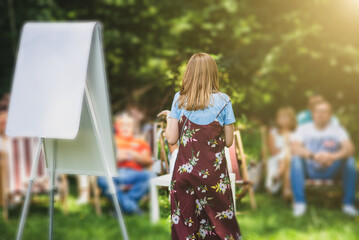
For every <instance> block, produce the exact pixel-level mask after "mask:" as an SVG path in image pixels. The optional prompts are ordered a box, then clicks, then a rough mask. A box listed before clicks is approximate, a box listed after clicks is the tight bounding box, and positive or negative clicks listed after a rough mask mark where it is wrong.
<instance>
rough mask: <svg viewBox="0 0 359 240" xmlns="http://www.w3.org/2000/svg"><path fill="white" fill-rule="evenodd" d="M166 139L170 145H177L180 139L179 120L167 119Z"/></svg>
mask: <svg viewBox="0 0 359 240" xmlns="http://www.w3.org/2000/svg"><path fill="white" fill-rule="evenodd" d="M166 138H167V142H168V143H169V144H170V145H174V144H176V143H177V141H178V138H179V129H178V119H176V118H171V117H169V118H168V119H167V127H166Z"/></svg>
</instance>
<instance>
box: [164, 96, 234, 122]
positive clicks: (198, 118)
mask: <svg viewBox="0 0 359 240" xmlns="http://www.w3.org/2000/svg"><path fill="white" fill-rule="evenodd" d="M179 96H180V94H179V91H178V92H176V94H175V96H174V98H173V102H172V107H171V113H170V117H172V118H176V119H178V120H179V119H180V117H181V116H182V114H184V115H185V116H186V117H188V118H189V120H190V121H192V122H194V123H196V124H199V125H206V124H209V123H211V122H213V121H214V120H215V118H216V116H217V114H218V113H219V112H220V111H221V109H222V108H223V107H224V106H225V105H226V103H227V102H228V101H229V100H230V98H229V96H228V95H227V94H225V93H222V92H220V93H212V94H211V99H210V104H209V105H208V107H207V108H206V109H204V110H197V111H187V110H185V109H182V108H181V109H179V108H178V103H177V100H178V98H179ZM211 104H213V106H211ZM191 112H192V113H191ZM190 114H191V115H190ZM218 121H219V124H221V126H223V125H228V124H231V123H234V122H235V121H236V118H235V116H234V113H233V108H232V102H228V104H227V106H226V107H225V108H224V109H223V110H222V112H221V113H220V115H219V116H218Z"/></svg>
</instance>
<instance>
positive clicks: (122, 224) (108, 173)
mask: <svg viewBox="0 0 359 240" xmlns="http://www.w3.org/2000/svg"><path fill="white" fill-rule="evenodd" d="M85 99H86V103H87V106H88V109H89V111H90V115H91V117H90V118H91V122H92V126H93V128H94V130H95V136H96V141H97V145H98V146H99V147H100V152H101V159H102V165H103V167H104V169H105V172H106V180H107V183H108V186H109V191H110V193H111V196H112V200H113V204H114V205H115V209H116V214H117V220H118V222H119V225H120V228H121V231H122V236H123V239H124V240H129V237H128V233H127V229H126V225H125V221H124V219H123V215H122V211H121V207H120V204H119V202H118V198H117V193H116V188H115V184H114V182H113V179H112V177H111V171H110V166H109V164H108V162H107V159H106V155H105V148H104V145H103V142H102V139H101V134H100V130H99V126H98V123H97V118H96V114H95V110H94V107H93V105H92V100H91V97H90V92H89V89H88V85H87V82H86V86H85ZM110 160H111V159H110Z"/></svg>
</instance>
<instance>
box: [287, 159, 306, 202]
mask: <svg viewBox="0 0 359 240" xmlns="http://www.w3.org/2000/svg"><path fill="white" fill-rule="evenodd" d="M304 164H305V163H304V160H303V159H302V158H301V157H299V156H293V157H292V161H291V169H290V179H291V186H292V190H293V197H294V201H295V203H306V199H305V192H304V188H305V168H304Z"/></svg>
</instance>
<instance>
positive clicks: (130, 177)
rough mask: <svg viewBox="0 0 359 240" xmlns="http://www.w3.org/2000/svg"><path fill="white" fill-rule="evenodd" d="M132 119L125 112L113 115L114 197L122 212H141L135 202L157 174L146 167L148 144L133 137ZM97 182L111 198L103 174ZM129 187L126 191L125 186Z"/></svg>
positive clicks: (148, 159) (148, 155) (144, 192)
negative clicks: (114, 153)
mask: <svg viewBox="0 0 359 240" xmlns="http://www.w3.org/2000/svg"><path fill="white" fill-rule="evenodd" d="M134 126H135V124H134V120H133V118H132V117H131V116H129V115H128V114H127V113H122V114H120V115H117V116H116V118H115V131H116V135H115V141H116V149H117V167H118V174H119V176H118V177H114V178H113V179H114V183H115V186H116V190H117V197H118V200H119V202H120V205H121V209H123V211H124V212H125V213H138V214H142V210H141V209H140V207H139V206H138V201H139V200H140V199H141V198H142V197H143V196H144V195H145V194H146V193H147V192H148V190H149V180H150V178H151V177H153V176H155V175H156V174H155V173H154V172H153V171H151V170H149V169H150V168H151V166H152V163H153V160H152V157H151V149H150V146H149V145H148V143H147V142H146V141H144V140H142V139H136V138H135V137H134V131H135V129H134ZM98 185H99V187H100V188H101V189H102V190H103V192H104V193H105V195H107V196H108V197H110V194H109V192H108V190H109V188H108V184H107V180H106V178H105V177H99V178H98ZM126 186H130V189H129V190H127V191H125V189H124V188H125V187H126Z"/></svg>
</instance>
